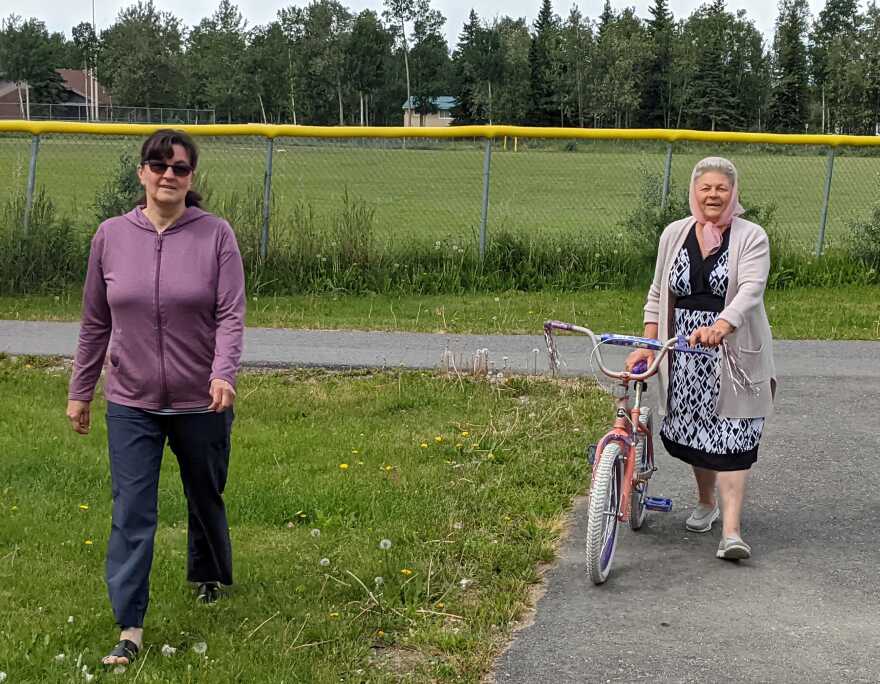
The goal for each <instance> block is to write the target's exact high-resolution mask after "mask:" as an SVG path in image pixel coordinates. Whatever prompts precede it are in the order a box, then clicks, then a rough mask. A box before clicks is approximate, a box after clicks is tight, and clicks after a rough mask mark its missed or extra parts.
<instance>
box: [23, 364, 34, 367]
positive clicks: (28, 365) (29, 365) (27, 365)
mask: <svg viewBox="0 0 880 684" xmlns="http://www.w3.org/2000/svg"><path fill="white" fill-rule="evenodd" d="M24 367H25V368H33V366H32V365H31V364H29V363H26V364H24Z"/></svg>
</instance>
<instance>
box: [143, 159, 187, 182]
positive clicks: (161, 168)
mask: <svg viewBox="0 0 880 684" xmlns="http://www.w3.org/2000/svg"><path fill="white" fill-rule="evenodd" d="M144 164H145V165H147V166H149V167H150V171H152V172H153V173H156V174H158V175H160V176H164V175H165V172H166V171H167V170H168V169H171V173H173V174H174V175H175V176H177V177H178V178H186V177H187V176H188V175H189V174H191V173H192V172H193V167H192V166H190V165H189V164H166V163H165V162H163V161H157V160H155V159H151V160H148V161H145V162H144Z"/></svg>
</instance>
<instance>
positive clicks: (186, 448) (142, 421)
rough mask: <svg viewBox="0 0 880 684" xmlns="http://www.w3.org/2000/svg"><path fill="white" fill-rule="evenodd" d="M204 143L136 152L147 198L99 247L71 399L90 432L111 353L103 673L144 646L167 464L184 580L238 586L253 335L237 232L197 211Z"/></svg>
mask: <svg viewBox="0 0 880 684" xmlns="http://www.w3.org/2000/svg"><path fill="white" fill-rule="evenodd" d="M197 162H198V152H197V150H196V146H195V144H194V143H193V141H192V138H190V137H189V136H188V135H186V134H185V133H183V132H182V131H172V130H162V131H157V132H156V133H154V134H153V135H151V136H150V137H149V138H148V139H147V140H146V141H145V142H144V144H143V147H142V149H141V162H140V166H139V168H138V177H139V178H140V182H141V185H143V187H144V199H143V200H142V201H141V202H140V203H138V206H136V207H135V208H134V209H133V210H132V211H130V212H128V213H127V214H125V215H124V216H117V217H115V218H111V219H109V220H108V221H105V222H104V223H102V224H101V226H100V227H99V228H98V231H97V233H96V234H95V236H94V238H93V239H92V247H91V253H90V255H89V265H88V273H87V275H86V282H85V287H84V292H83V309H82V323H81V326H80V335H79V346H78V349H77V354H76V360H75V365H74V371H73V376H72V377H71V380H70V390H69V394H68V402H67V417H68V418H69V420H70V423H71V427H72V428H73V429H74V430H75V431H76V432H78V433H80V434H87V433H88V432H89V427H90V408H89V407H90V404H91V401H92V398H93V395H94V391H95V385H96V383H97V381H98V377H99V375H100V373H101V367H102V365H103V364H104V360H105V355H106V352H107V348H108V345H109V350H110V353H109V364H108V365H107V377H106V382H105V385H104V396H105V398H106V400H107V438H108V442H109V452H110V478H111V485H112V495H113V518H112V527H111V530H110V539H109V542H108V544H107V563H106V570H107V588H108V591H109V594H110V603H111V605H112V607H113V613H114V615H115V618H116V622H117V623H118V624H119V627H120V628H121V630H122V633H121V635H120V637H119V642H118V643H117V644H116V646H115V647H114V648H113V649H112V650H111V651H110V652H109V653H108V655H107V656H106V657H105V658H104V659H103V663H104V664H105V665H128V664H130V663H131V662H133V661H134V659H135V657H136V656H137V654H138V651H139V650H140V649H141V647H142V644H143V624H144V616H145V615H146V611H147V603H148V602H149V578H150V567H151V565H152V561H153V538H154V536H155V533H156V525H157V519H158V488H159V470H160V466H161V463H162V452H163V450H164V448H165V443H166V441H167V442H168V445H169V446H170V447H171V450H172V451H173V452H174V454H175V455H176V456H177V461H178V463H179V464H180V477H181V479H182V480H183V490H184V493H185V494H186V500H187V507H188V511H189V522H188V560H187V579H188V580H189V581H190V582H194V583H196V584H197V585H198V599H199V600H200V601H203V602H211V601H213V600H214V599H215V598H217V595H218V591H219V589H220V585H221V584H223V585H229V584H231V583H232V550H231V545H230V541H229V526H228V524H227V520H226V509H225V506H224V503H223V489H224V487H225V484H226V474H227V469H228V466H229V444H230V433H231V428H232V419H233V414H232V404H233V401H234V399H235V377H236V373H237V371H238V367H239V358H240V356H241V348H242V335H243V331H244V310H245V293H244V273H243V268H242V262H241V255H240V253H239V250H238V245H237V243H236V240H235V235H234V234H233V232H232V229H231V228H230V227H229V224H228V223H226V221H223V220H222V219H220V218H218V217H216V216H214V215H212V214H209V213H208V212H206V211H203V210H202V209H200V208H199V201H200V197H199V196H198V194H196V193H195V192H193V191H192V183H193V174H194V172H195V169H196V164H197Z"/></svg>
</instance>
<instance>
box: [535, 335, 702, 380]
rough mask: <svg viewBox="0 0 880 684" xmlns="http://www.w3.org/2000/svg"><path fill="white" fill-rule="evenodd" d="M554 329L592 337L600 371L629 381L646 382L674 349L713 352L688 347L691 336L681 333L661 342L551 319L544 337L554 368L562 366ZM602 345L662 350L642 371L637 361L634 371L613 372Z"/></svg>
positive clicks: (551, 364) (698, 352) (690, 352)
mask: <svg viewBox="0 0 880 684" xmlns="http://www.w3.org/2000/svg"><path fill="white" fill-rule="evenodd" d="M554 330H562V331H566V332H576V333H580V334H582V335H586V336H588V337H589V338H590V339H591V340H592V341H593V344H594V349H595V351H596V359H597V362H598V364H599V370H601V371H602V372H603V373H604V374H605V375H607V376H608V377H609V378H614V379H616V380H626V381H630V380H632V381H636V382H638V381H642V380H647V379H648V378H650V377H651V376H652V375H654V373H656V372H657V368H659V367H660V362H661V361H662V360H663V357H665V356H666V354H667V353H668V352H670V351H675V352H683V353H686V354H702V355H704V356H709V355H711V352H709V351H707V350H705V349H694V348H693V347H690V346H688V343H687V339H686V338H685V337H684V336H682V335H678V336H677V337H670V338H669V339H668V340H666V342H661V341H660V340H654V339H651V338H648V337H636V336H634V335H612V334H607V333H606V334H603V335H596V333H594V332H593V331H592V330H590V329H589V328H584V327H582V326H580V325H575V324H573V323H564V322H563V321H547V322H545V323H544V338H545V339H546V340H547V348H548V351H549V352H550V366H551V368H553V369H554V370H556V368H557V367H558V365H557V359H556V349H555V345H554V344H553V331H554ZM602 344H613V345H617V346H622V347H634V348H636V349H648V350H650V351H655V352H658V353H657V354H655V356H654V362H653V363H652V364H651V365H650V366H647V367H646V368H645V370H644V371H642V372H638V373H636V372H634V371H635V370H636V368H639V366H640V365H642V364H637V365H636V367H635V368H633V369H632V370H631V371H611V370H608V369H607V368H606V367H605V365H604V364H603V363H602V352H601V351H600V346H601V345H602Z"/></svg>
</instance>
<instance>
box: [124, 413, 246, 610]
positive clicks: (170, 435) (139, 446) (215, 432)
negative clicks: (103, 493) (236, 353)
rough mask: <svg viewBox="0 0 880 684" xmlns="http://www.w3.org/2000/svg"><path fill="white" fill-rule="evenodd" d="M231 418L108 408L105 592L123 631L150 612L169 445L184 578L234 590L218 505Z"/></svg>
mask: <svg viewBox="0 0 880 684" xmlns="http://www.w3.org/2000/svg"><path fill="white" fill-rule="evenodd" d="M232 420H233V413H232V409H229V410H227V411H225V412H223V413H191V414H181V415H173V416H160V415H155V414H152V413H148V412H146V411H143V410H142V409H137V408H131V407H128V406H122V405H120V404H114V403H112V402H108V403H107V438H108V442H109V446H110V478H111V483H112V490H113V522H112V528H111V530H110V540H109V543H108V545H107V589H108V591H109V593H110V603H111V605H112V606H113V614H114V616H115V617H116V622H117V623H118V624H119V626H120V627H141V626H142V625H143V624H144V615H145V614H146V612H147V604H148V603H149V590H150V567H151V566H152V564H153V538H154V536H155V534H156V524H157V520H158V510H159V506H158V494H159V470H160V466H161V465H162V452H163V450H164V448H165V442H166V440H167V442H168V446H169V447H171V450H172V451H173V452H174V455H175V456H177V462H178V463H179V464H180V478H181V480H182V481H183V491H184V493H185V494H186V500H187V507H188V509H189V527H188V546H189V548H188V554H187V556H188V559H187V580H189V581H190V582H221V583H223V584H232V547H231V545H230V542H229V525H228V523H227V521H226V508H225V506H224V504H223V489H224V487H225V486H226V474H227V471H228V469H229V440H230V434H231V430H232Z"/></svg>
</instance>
